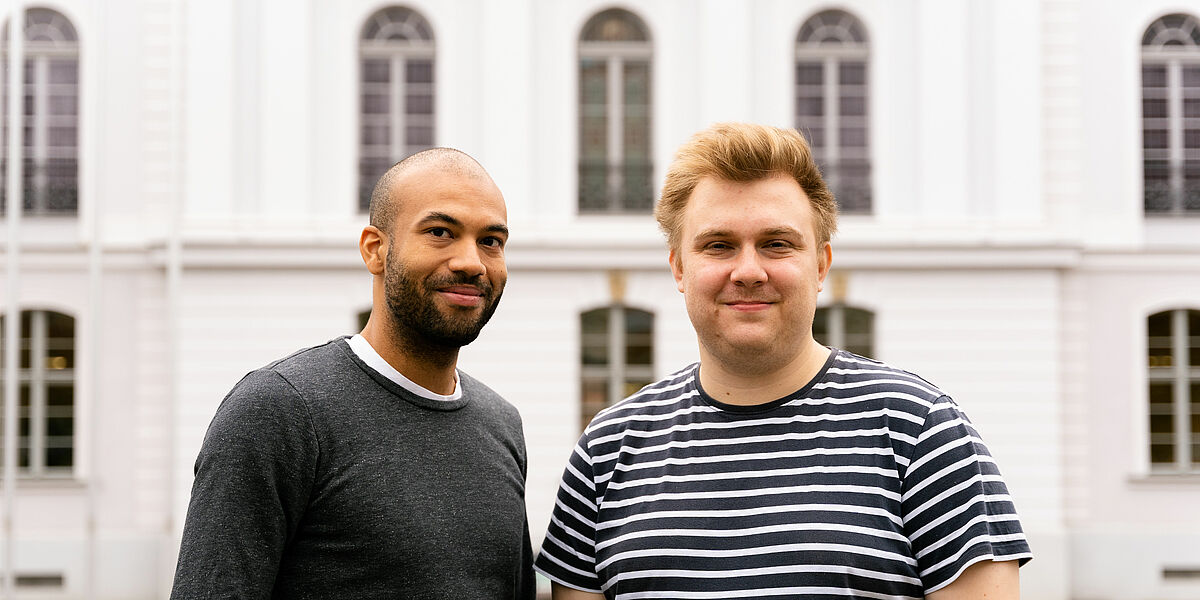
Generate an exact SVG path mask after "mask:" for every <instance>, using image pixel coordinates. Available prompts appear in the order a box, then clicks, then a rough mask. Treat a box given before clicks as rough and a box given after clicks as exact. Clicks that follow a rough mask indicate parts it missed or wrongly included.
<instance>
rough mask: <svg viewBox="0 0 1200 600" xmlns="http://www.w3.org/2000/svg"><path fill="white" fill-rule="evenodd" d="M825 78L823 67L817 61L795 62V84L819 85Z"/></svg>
mask: <svg viewBox="0 0 1200 600" xmlns="http://www.w3.org/2000/svg"><path fill="white" fill-rule="evenodd" d="M824 79H825V68H824V66H823V65H822V64H821V63H819V62H799V63H796V84H797V85H818V86H819V85H821V84H822V83H823V80H824Z"/></svg>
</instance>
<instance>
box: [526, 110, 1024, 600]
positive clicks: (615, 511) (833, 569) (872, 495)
mask: <svg viewBox="0 0 1200 600" xmlns="http://www.w3.org/2000/svg"><path fill="white" fill-rule="evenodd" d="M655 216H656V217H657V219H658V222H659V224H660V226H661V227H662V229H663V231H664V232H665V233H666V235H667V241H668V246H669V248H670V253H669V262H670V267H671V272H672V274H673V275H674V278H675V282H676V284H677V287H678V289H679V291H680V292H682V293H683V295H684V300H685V304H686V306H687V311H688V316H689V317H690V318H691V321H692V325H693V327H694V328H695V330H696V336H697V339H698V341H699V350H700V362H699V363H698V364H695V365H692V366H689V367H686V368H684V369H683V370H680V371H678V372H676V373H674V374H672V375H669V376H668V377H666V378H665V379H663V380H661V381H659V382H657V383H654V384H651V385H649V386H647V387H645V388H643V389H642V390H641V391H639V392H638V393H636V394H634V395H633V396H631V397H629V398H627V399H625V400H624V401H622V402H620V403H618V404H616V405H615V406H612V407H610V408H608V409H605V410H604V411H602V412H601V413H600V414H598V415H597V416H596V418H595V419H594V420H593V421H592V423H591V424H590V425H589V426H588V427H587V428H586V429H585V430H584V433H583V436H582V438H581V439H580V440H579V444H578V445H577V447H576V448H575V451H574V452H573V453H572V455H571V457H570V459H569V462H568V465H567V468H566V471H565V472H564V474H563V479H562V485H561V487H560V491H559V495H558V501H557V503H556V506H555V510H554V513H553V517H552V519H551V523H550V527H549V530H548V532H547V535H546V540H545V542H544V543H543V545H542V551H541V554H540V555H539V557H538V560H537V562H536V564H535V567H536V568H537V569H538V570H539V571H540V572H541V573H543V574H544V575H546V576H547V577H549V578H550V579H551V580H552V581H553V589H554V592H553V593H554V598H555V599H556V600H588V599H594V598H609V599H614V600H621V599H633V598H672V599H687V598H781V597H786V598H809V599H816V598H822V599H825V598H835V597H855V598H925V597H928V598H934V599H938V600H947V599H959V598H962V599H966V598H1017V597H1018V594H1019V591H1018V583H1017V581H1018V580H1017V566H1018V564H1019V563H1021V562H1024V561H1026V560H1028V559H1029V558H1030V557H1031V554H1030V552H1029V546H1028V544H1027V543H1026V540H1025V536H1024V534H1023V533H1022V531H1021V526H1020V523H1019V521H1018V520H1017V516H1016V512H1015V509H1014V507H1013V503H1012V500H1011V498H1010V497H1009V495H1008V490H1007V488H1006V487H1005V485H1004V482H1003V480H1002V479H1001V478H1000V474H999V471H998V469H997V468H996V464H995V462H994V461H993V460H992V458H991V456H990V455H989V454H988V451H987V448H986V447H985V446H984V445H983V442H982V441H981V440H980V439H979V435H978V433H977V432H976V431H975V429H974V427H973V426H972V425H971V423H970V421H968V420H967V418H966V416H965V415H964V414H963V412H962V411H961V410H960V409H959V407H958V406H957V405H956V404H955V402H954V401H953V400H951V399H950V397H949V396H946V395H945V394H944V393H942V392H941V391H940V390H938V389H937V388H936V387H934V386H933V385H932V384H930V383H929V382H927V381H925V380H924V379H921V378H920V377H918V376H916V375H913V374H912V373H908V372H906V371H902V370H899V369H895V368H892V367H889V366H887V365H885V364H883V363H880V362H877V361H874V360H871V359H868V358H864V357H861V356H856V355H854V354H851V353H849V352H846V351H844V350H839V349H836V348H827V347H825V346H823V345H821V344H819V343H818V342H816V341H815V340H814V338H813V333H812V323H813V317H814V314H815V311H816V308H817V294H818V293H819V292H820V291H821V287H822V285H823V284H824V281H825V278H826V276H827V275H828V273H829V266H830V262H831V260H832V256H833V254H832V247H831V245H830V238H831V236H832V235H833V233H834V231H835V230H836V228H837V209H836V205H835V204H834V199H833V196H832V194H831V193H830V192H829V190H828V188H827V187H826V185H825V183H824V181H823V180H822V179H821V175H820V172H819V171H818V169H817V166H816V164H815V162H814V161H813V158H812V153H811V151H810V149H809V147H808V144H807V143H806V142H805V141H804V139H803V138H802V137H801V136H800V135H799V134H798V133H796V132H795V131H794V130H786V129H778V128H774V127H766V126H761V125H750V124H738V123H728V124H719V125H716V126H713V127H711V128H709V129H707V130H705V131H702V132H700V133H699V134H697V135H695V136H694V137H692V139H691V140H689V141H688V142H687V143H685V144H684V145H683V147H682V148H681V149H680V150H679V153H678V155H677V157H676V159H675V161H674V162H673V163H672V165H671V167H670V169H669V171H668V173H667V177H666V182H665V183H664V185H663V192H662V199H661V200H660V201H659V204H658V207H657V210H656V211H655Z"/></svg>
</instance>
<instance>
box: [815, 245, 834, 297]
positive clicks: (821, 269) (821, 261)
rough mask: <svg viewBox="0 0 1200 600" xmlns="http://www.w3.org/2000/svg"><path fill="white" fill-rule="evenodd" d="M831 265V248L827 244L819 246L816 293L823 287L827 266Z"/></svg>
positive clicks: (827, 273)
mask: <svg viewBox="0 0 1200 600" xmlns="http://www.w3.org/2000/svg"><path fill="white" fill-rule="evenodd" d="M832 263H833V246H832V245H831V244H830V243H829V242H825V243H823V244H821V247H820V248H818V249H817V276H818V277H817V291H818V292H819V291H821V290H822V289H824V287H825V277H827V276H828V275H829V266H830V264H832Z"/></svg>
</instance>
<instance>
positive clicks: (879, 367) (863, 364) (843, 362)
mask: <svg viewBox="0 0 1200 600" xmlns="http://www.w3.org/2000/svg"><path fill="white" fill-rule="evenodd" d="M834 352H835V356H834V357H833V361H832V364H831V365H830V367H829V369H828V371H827V372H826V374H825V377H824V379H823V380H822V381H821V382H820V383H818V384H817V385H816V386H815V387H816V388H818V389H823V390H824V391H825V393H826V395H828V396H829V397H831V398H858V399H861V398H871V399H876V400H879V401H882V402H884V403H885V404H887V407H888V408H892V409H898V410H904V411H905V412H911V413H914V414H920V415H924V414H926V413H928V412H929V410H930V409H931V408H933V406H934V405H935V404H936V403H937V402H938V401H939V399H941V398H944V397H945V396H946V394H945V393H944V392H943V391H942V390H941V389H939V388H938V387H937V386H935V385H934V384H932V383H930V382H929V381H928V380H926V379H925V378H923V377H921V376H919V375H917V374H915V373H913V372H911V371H906V370H904V369H901V368H897V367H894V366H891V365H889V364H887V363H884V362H881V361H878V360H873V359H870V358H866V357H863V356H859V355H857V354H854V353H852V352H847V351H845V350H834Z"/></svg>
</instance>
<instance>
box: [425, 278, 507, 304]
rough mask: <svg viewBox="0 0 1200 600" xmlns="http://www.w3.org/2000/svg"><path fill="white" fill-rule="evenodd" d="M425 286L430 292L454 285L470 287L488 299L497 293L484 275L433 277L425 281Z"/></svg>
mask: <svg viewBox="0 0 1200 600" xmlns="http://www.w3.org/2000/svg"><path fill="white" fill-rule="evenodd" d="M425 285H426V287H427V288H428V289H430V290H437V289H440V288H444V287H450V286H452V285H469V286H471V287H473V288H475V289H477V290H479V293H480V294H482V295H483V296H484V297H486V298H491V297H492V293H493V292H494V291H495V290H494V288H493V287H492V284H491V283H490V282H488V280H487V279H484V278H483V275H475V276H469V275H461V274H459V275H447V276H443V277H431V278H429V279H427V280H426V281H425Z"/></svg>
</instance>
